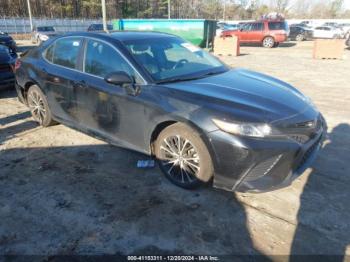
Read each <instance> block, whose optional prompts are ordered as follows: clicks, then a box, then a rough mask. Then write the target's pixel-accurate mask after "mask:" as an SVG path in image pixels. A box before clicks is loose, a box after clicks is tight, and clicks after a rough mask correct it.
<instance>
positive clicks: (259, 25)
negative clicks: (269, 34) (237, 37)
mask: <svg viewBox="0 0 350 262" xmlns="http://www.w3.org/2000/svg"><path fill="white" fill-rule="evenodd" d="M262 30H263V23H254V24H252V26H251V31H262Z"/></svg>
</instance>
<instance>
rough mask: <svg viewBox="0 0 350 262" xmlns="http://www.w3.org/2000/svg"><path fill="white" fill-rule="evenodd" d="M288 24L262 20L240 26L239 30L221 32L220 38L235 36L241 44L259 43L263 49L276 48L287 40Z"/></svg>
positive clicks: (279, 21) (281, 21) (282, 21)
mask: <svg viewBox="0 0 350 262" xmlns="http://www.w3.org/2000/svg"><path fill="white" fill-rule="evenodd" d="M288 34H289V27H288V24H287V23H286V22H285V21H284V20H273V21H271V20H262V21H255V22H249V23H245V24H243V25H242V27H241V28H240V29H239V30H227V31H224V32H222V34H221V36H222V37H230V36H233V35H235V36H237V37H238V38H239V41H240V42H241V43H261V44H262V45H263V46H264V47H269V48H271V47H276V46H278V45H279V43H281V42H284V41H286V40H287V36H288Z"/></svg>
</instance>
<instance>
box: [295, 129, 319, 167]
mask: <svg viewBox="0 0 350 262" xmlns="http://www.w3.org/2000/svg"><path fill="white" fill-rule="evenodd" d="M321 139H322V136H321V137H320V138H319V139H317V141H316V142H315V143H314V144H313V145H312V146H310V147H309V149H308V150H306V152H305V153H304V155H303V157H302V158H301V160H300V163H299V165H298V167H297V170H298V169H299V168H301V167H302V166H303V165H305V163H306V162H307V161H308V159H309V158H310V156H311V155H312V153H313V152H314V151H315V150H316V149H317V147H318V144H319V143H320V141H321Z"/></svg>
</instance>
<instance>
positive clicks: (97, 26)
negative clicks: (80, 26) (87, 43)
mask: <svg viewBox="0 0 350 262" xmlns="http://www.w3.org/2000/svg"><path fill="white" fill-rule="evenodd" d="M87 30H88V31H103V24H91V25H90V26H89V27H88V29H87ZM107 30H109V31H112V30H113V25H111V24H107Z"/></svg>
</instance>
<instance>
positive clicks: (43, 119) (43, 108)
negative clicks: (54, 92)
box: [27, 85, 55, 127]
mask: <svg viewBox="0 0 350 262" xmlns="http://www.w3.org/2000/svg"><path fill="white" fill-rule="evenodd" d="M27 102H28V106H29V109H30V112H31V114H32V117H33V118H34V120H35V121H36V122H38V123H39V124H40V125H42V126H44V127H47V126H51V125H53V124H54V123H55V121H54V120H53V119H52V115H51V110H50V108H49V105H48V103H47V100H46V97H45V95H44V93H43V92H42V91H41V89H40V88H39V87H38V86H37V85H33V86H31V87H30V88H29V90H28V93H27Z"/></svg>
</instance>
